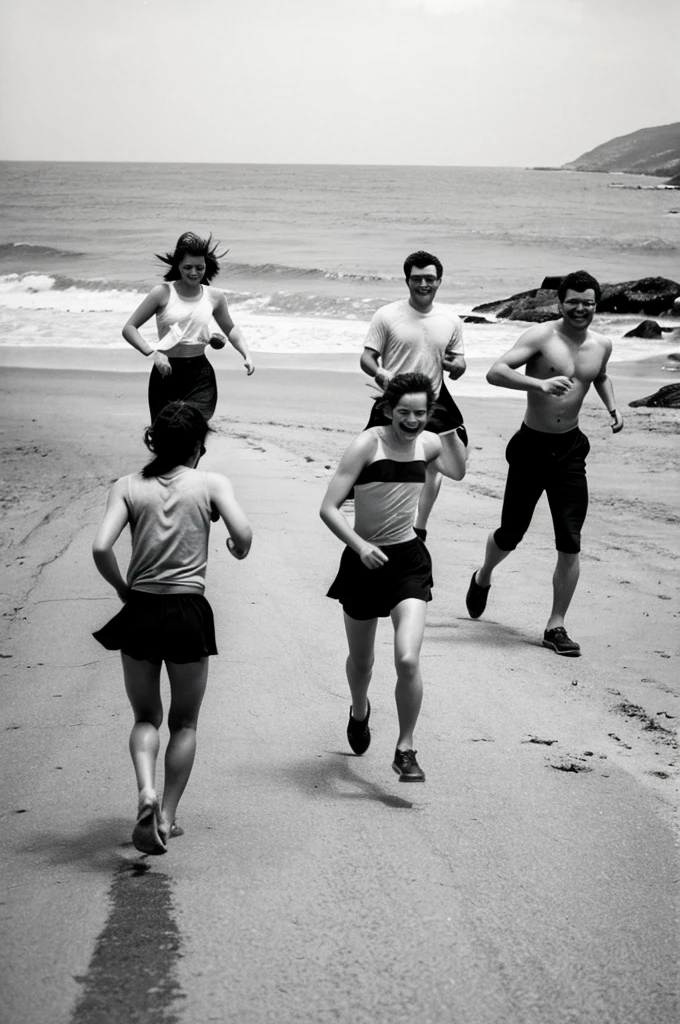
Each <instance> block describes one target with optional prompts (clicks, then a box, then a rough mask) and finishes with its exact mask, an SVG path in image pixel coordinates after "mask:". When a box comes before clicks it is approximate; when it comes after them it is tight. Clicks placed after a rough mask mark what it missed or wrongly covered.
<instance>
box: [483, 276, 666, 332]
mask: <svg viewBox="0 0 680 1024" xmlns="http://www.w3.org/2000/svg"><path fill="white" fill-rule="evenodd" d="M561 281H562V278H561V277H557V276H553V277H545V278H544V279H543V282H542V284H541V287H540V288H532V289H530V290H529V291H526V292H517V293H516V294H515V295H510V296H509V297H508V298H507V299H496V300H494V301H492V302H483V303H481V304H480V305H479V306H474V307H473V309H472V312H473V313H493V314H495V316H497V317H498V318H499V319H501V320H524V321H527V322H528V323H544V322H545V321H546V320H557V319H558V318H559V315H560V313H559V309H558V308H557V288H558V287H559V284H560V282H561ZM679 298H680V284H678V283H677V281H670V280H669V279H668V278H665V277H643V278H640V279H639V280H637V281H623V282H622V283H620V284H603V285H602V298H601V300H600V302H599V303H598V306H597V311H598V313H643V314H648V315H650V316H661V314H662V313H671V312H677V301H678V299H679ZM674 307H675V308H674Z"/></svg>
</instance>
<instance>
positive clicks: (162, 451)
mask: <svg viewBox="0 0 680 1024" xmlns="http://www.w3.org/2000/svg"><path fill="white" fill-rule="evenodd" d="M209 433H210V427H209V426H208V423H207V420H206V419H205V417H204V415H203V413H202V412H201V410H200V409H199V408H198V407H197V406H195V405H192V403H191V402H168V404H167V405H166V406H164V407H163V408H162V409H161V411H160V412H159V413H158V416H156V419H155V420H154V421H153V424H152V425H151V426H150V427H147V428H146V430H145V431H144V444H145V445H146V447H147V448H148V449H149V451H150V452H153V454H154V455H155V458H154V459H152V461H151V462H149V463H148V465H146V466H145V467H144V469H143V470H142V476H143V477H153V476H162V475H163V474H164V473H169V472H170V470H171V469H175V467H176V466H181V465H182V464H183V463H185V462H188V461H189V459H190V458H191V457H192V455H194V454H195V452H196V449H197V448H203V445H204V443H205V439H206V437H207V436H208V434H209Z"/></svg>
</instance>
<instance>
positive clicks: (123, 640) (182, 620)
mask: <svg viewBox="0 0 680 1024" xmlns="http://www.w3.org/2000/svg"><path fill="white" fill-rule="evenodd" d="M92 636H93V637H94V638H95V640H97V641H99V643H100V644H101V645H102V647H106V649H107V651H122V652H123V654H127V655H129V656H130V657H131V658H134V659H135V660H136V661H153V662H157V663H160V662H162V661H174V662H175V663H176V664H178V665H186V664H187V663H188V662H192V661H199V659H200V658H206V657H208V655H211V654H217V646H216V643H215V621H214V619H213V613H212V608H211V607H210V605H209V603H208V601H207V600H206V598H205V597H204V596H203V594H147V593H146V592H145V591H142V590H133V591H132V592H131V594H130V597H129V599H128V600H127V601H126V602H125V604H124V605H123V607H122V608H121V610H120V611H119V612H118V614H117V615H114V617H113V618H112V619H111V620H110V621H109V622H107V623H106V625H105V626H103V627H102V628H101V629H98V630H97V632H96V633H93V634H92Z"/></svg>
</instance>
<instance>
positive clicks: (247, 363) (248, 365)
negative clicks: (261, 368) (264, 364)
mask: <svg viewBox="0 0 680 1024" xmlns="http://www.w3.org/2000/svg"><path fill="white" fill-rule="evenodd" d="M243 368H244V369H245V371H246V373H247V374H248V376H249V377H250V375H251V373H255V363H254V362H253V361H252V359H251V358H250V356H248V358H247V359H244V360H243Z"/></svg>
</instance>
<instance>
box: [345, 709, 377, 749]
mask: <svg viewBox="0 0 680 1024" xmlns="http://www.w3.org/2000/svg"><path fill="white" fill-rule="evenodd" d="M366 707H367V708H368V711H367V712H366V717H365V718H363V719H362V720H361V721H360V722H359V721H357V719H356V718H352V709H351V708H350V709H349V722H348V723H347V740H348V742H349V745H350V747H351V748H352V750H353V751H354V753H355V754H358V756H359V757H361V755H362V754H365V753H366V751H367V750H368V748H369V747H370V745H371V730H370V729H369V728H368V720H369V718H370V717H371V702H370V701H368V700H367V701H366Z"/></svg>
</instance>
